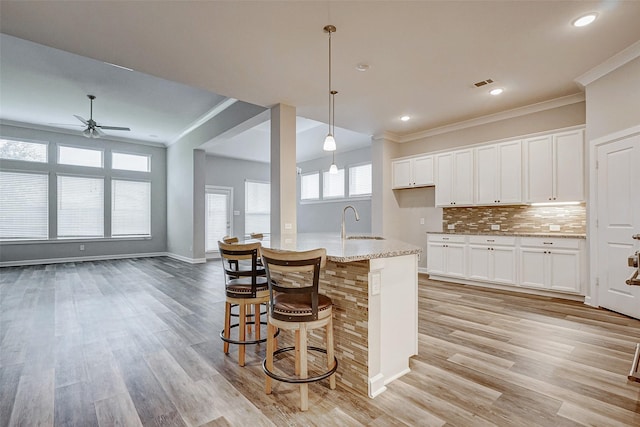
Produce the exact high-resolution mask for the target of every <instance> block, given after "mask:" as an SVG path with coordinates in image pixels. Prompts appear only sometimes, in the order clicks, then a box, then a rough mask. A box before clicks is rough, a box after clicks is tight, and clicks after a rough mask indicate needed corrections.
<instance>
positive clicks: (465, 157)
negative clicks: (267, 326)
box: [451, 150, 473, 206]
mask: <svg viewBox="0 0 640 427" xmlns="http://www.w3.org/2000/svg"><path fill="white" fill-rule="evenodd" d="M453 154H454V156H455V157H454V163H453V190H452V196H451V200H452V201H453V204H454V205H467V206H468V205H472V204H473V150H462V151H455V152H454V153H453Z"/></svg>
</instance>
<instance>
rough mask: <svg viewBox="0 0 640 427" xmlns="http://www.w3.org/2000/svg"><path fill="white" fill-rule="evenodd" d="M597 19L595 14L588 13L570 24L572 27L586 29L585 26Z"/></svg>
mask: <svg viewBox="0 0 640 427" xmlns="http://www.w3.org/2000/svg"><path fill="white" fill-rule="evenodd" d="M597 17H598V14H597V13H595V12H594V13H589V14H587V15H583V16H581V17H580V18H578V19H576V20H575V21H573V22H572V24H573V26H574V27H586V26H587V25H589V24H591V23H592V22H593V21H595V20H596V18H597Z"/></svg>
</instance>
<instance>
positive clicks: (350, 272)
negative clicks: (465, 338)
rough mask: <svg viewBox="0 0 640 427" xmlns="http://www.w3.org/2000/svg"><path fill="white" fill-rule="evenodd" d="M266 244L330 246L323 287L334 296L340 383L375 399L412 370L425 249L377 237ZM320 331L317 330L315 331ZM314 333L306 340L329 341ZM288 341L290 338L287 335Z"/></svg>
mask: <svg viewBox="0 0 640 427" xmlns="http://www.w3.org/2000/svg"><path fill="white" fill-rule="evenodd" d="M263 245H264V246H267V247H270V248H273V249H285V250H295V251H304V250H309V249H315V248H326V250H327V265H326V268H325V269H324V271H322V273H321V276H320V292H321V293H323V294H325V295H327V296H328V297H330V298H331V299H332V301H333V304H334V307H333V313H334V314H333V316H334V319H333V328H334V339H335V353H336V357H337V358H338V371H337V373H336V379H337V384H338V386H339V387H346V388H349V389H351V390H353V391H356V392H357V393H360V394H363V395H368V396H369V397H375V396H377V395H378V394H380V393H382V392H383V391H384V390H385V389H386V387H385V385H386V384H388V383H390V382H391V381H393V380H394V379H396V378H398V377H400V376H402V375H404V374H405V373H407V372H409V358H410V357H411V356H413V355H415V354H417V353H418V257H419V256H420V253H421V252H422V249H421V248H419V247H417V246H414V245H410V244H408V243H404V242H401V241H398V240H392V239H381V238H376V237H372V236H350V237H349V238H347V239H341V238H340V236H339V235H337V234H329V233H327V234H320V233H318V234H297V235H287V236H272V237H271V239H270V241H265V242H263ZM315 333H316V332H314V334H315ZM314 334H311V336H310V342H309V345H312V346H314V345H315V346H324V345H323V344H322V340H323V338H324V337H323V335H322V334H321V335H314ZM280 339H282V340H283V343H286V344H285V345H292V344H291V343H292V339H291V337H286V336H284V337H283V336H282V335H281V337H280V338H279V340H280Z"/></svg>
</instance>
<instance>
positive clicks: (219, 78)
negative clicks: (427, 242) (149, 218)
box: [0, 0, 640, 152]
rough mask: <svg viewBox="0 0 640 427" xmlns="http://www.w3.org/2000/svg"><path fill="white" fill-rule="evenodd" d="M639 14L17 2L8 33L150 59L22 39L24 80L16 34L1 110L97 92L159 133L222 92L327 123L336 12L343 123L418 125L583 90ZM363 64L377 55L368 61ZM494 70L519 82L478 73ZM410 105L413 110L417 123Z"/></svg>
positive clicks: (57, 103)
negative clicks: (35, 50)
mask: <svg viewBox="0 0 640 427" xmlns="http://www.w3.org/2000/svg"><path fill="white" fill-rule="evenodd" d="M589 11H597V12H598V13H599V17H598V19H597V20H596V22H595V23H594V24H592V25H591V26H589V27H585V28H574V27H572V26H571V21H572V20H573V19H575V18H577V17H578V16H580V15H581V14H583V13H585V12H589ZM638 22H640V1H561V0H556V1H468V2H465V1H423V2H417V1H414V2H399V1H377V2H363V1H360V2H356V1H341V2H315V1H304V2H286V1H283V2H275V1H256V2H249V1H243V2H239V1H225V2H218V1H205V2H155V1H121V2H96V1H86V2H66V1H30V2H24V1H5V0H3V1H2V14H1V15H0V28H2V32H3V33H5V34H9V35H12V36H15V37H19V38H22V39H26V40H31V41H34V42H36V43H40V44H43V45H47V46H51V47H55V48H57V49H62V50H65V51H67V52H72V53H75V54H77V55H81V56H84V57H88V58H93V59H96V60H99V61H106V62H110V63H115V64H119V65H123V66H126V67H130V68H132V69H134V70H137V72H125V71H123V70H119V69H116V68H112V67H108V69H107V68H105V69H103V68H102V65H101V66H98V65H97V64H94V65H93V66H91V65H88V63H87V64H85V63H84V62H83V60H84V58H77V57H74V59H70V60H69V61H64V62H63V63H56V62H55V60H53V59H51V60H50V59H49V57H47V56H46V55H43V56H39V55H38V56H36V57H35V58H29V56H28V55H25V57H24V58H21V56H20V54H19V53H18V54H16V55H17V57H18V60H16V65H15V66H16V67H17V68H16V69H15V70H14V73H13V76H12V78H13V79H14V81H17V82H20V85H21V86H20V87H17V88H16V89H13V86H12V85H8V84H7V83H6V82H5V69H6V68H7V67H5V61H6V59H5V57H6V56H8V57H10V56H11V55H5V54H6V52H7V50H6V48H5V43H4V40H5V39H4V38H3V39H2V40H3V43H2V46H1V48H2V61H1V63H0V66H2V69H1V71H2V75H1V76H0V78H1V79H2V80H1V83H2V91H1V94H0V96H1V98H0V101H1V102H2V103H1V104H0V113H1V115H0V117H1V118H3V119H9V120H22V119H23V118H24V116H25V112H27V113H28V114H29V117H30V118H31V120H33V121H38V120H39V121H40V122H43V121H44V120H43V118H45V117H46V123H51V122H55V123H74V120H75V119H73V117H72V116H71V115H72V114H79V115H81V116H83V117H86V116H88V101H87V100H86V98H85V95H86V94H87V93H91V92H94V94H95V95H97V97H98V98H97V99H96V103H95V109H94V118H95V119H96V120H97V121H98V122H99V123H104V124H108V125H114V126H129V127H131V128H132V132H131V136H134V133H133V132H134V130H135V132H136V133H138V132H139V134H136V135H135V136H136V137H137V138H141V139H147V140H150V139H152V138H151V137H149V135H159V136H160V137H159V138H153V139H158V140H161V141H163V142H166V141H170V140H171V139H172V137H173V138H175V136H177V135H179V134H180V132H182V131H184V130H185V129H186V128H188V127H189V125H190V124H192V123H193V122H195V121H197V119H198V118H200V117H202V116H203V115H206V114H207V113H208V112H210V111H212V109H213V108H214V107H215V105H216V104H218V103H219V102H220V101H221V100H223V99H224V98H221V97H219V96H217V95H214V94H221V95H222V96H224V97H232V98H236V99H240V100H242V101H246V102H250V103H254V104H257V105H260V106H263V107H270V106H273V105H275V104H277V103H286V104H289V105H293V106H295V107H296V109H297V114H298V115H299V116H302V117H307V118H309V119H313V120H318V121H324V122H326V121H327V107H328V106H327V102H328V99H327V98H328V97H327V74H328V73H327V35H326V34H325V33H324V32H323V30H322V28H323V27H324V26H325V25H326V24H329V23H331V24H333V25H335V26H336V27H337V32H336V33H335V34H334V35H333V64H334V65H333V80H334V88H335V89H336V90H338V91H339V94H338V95H337V96H336V104H337V109H336V125H337V126H338V127H340V128H346V129H351V130H352V131H355V132H358V133H359V134H363V135H376V134H380V133H382V132H390V133H392V134H395V135H397V136H406V135H410V134H412V133H416V132H419V131H424V130H429V129H434V128H437V127H440V126H444V125H447V124H452V123H456V122H460V121H464V120H469V119H473V118H477V117H481V116H486V115H490V114H495V113H498V112H501V111H506V110H510V109H514V108H519V107H522V106H526V105H530V104H534V103H538V102H543V101H547V100H551V99H555V98H560V97H564V96H568V95H572V94H576V93H579V92H580V91H581V88H580V87H578V85H577V84H576V83H575V82H574V79H575V78H576V77H578V76H580V75H582V74H583V73H585V72H586V71H588V70H590V69H591V68H593V67H594V66H596V65H598V64H600V63H601V62H603V61H604V60H606V59H607V58H609V57H611V56H612V55H614V54H616V53H617V52H619V51H621V50H622V49H624V48H626V47H628V46H630V45H631V44H633V43H634V42H636V41H638V40H640V25H638ZM38 59H40V61H38ZM21 62H22V63H21ZM76 63H78V67H77V68H76V67H73V65H75V64H76ZM358 63H367V64H369V65H370V67H371V68H370V70H369V71H367V72H365V73H362V72H359V71H357V70H356V68H355V67H356V65H357V64H358ZM103 65H104V64H103ZM26 66H28V67H31V68H30V70H31V71H30V72H23V73H22V75H19V74H20V73H19V71H20V68H19V67H26ZM9 68H10V67H9ZM97 68H100V70H97ZM123 73H124V74H123ZM127 73H128V74H127ZM144 74H147V75H152V76H155V77H158V78H160V79H150V78H149V77H145V76H144ZM47 76H49V77H47ZM10 77H11V74H10ZM47 78H50V79H51V80H49V81H47ZM487 78H491V79H493V80H494V81H495V83H494V84H493V85H492V86H493V87H497V86H499V87H503V88H504V89H505V92H504V94H503V95H501V96H499V97H491V96H489V95H488V94H487V92H488V88H480V89H478V88H475V87H474V86H473V83H474V82H476V81H480V80H484V79H487ZM31 79H33V82H34V83H33V84H30V81H31ZM165 89H166V90H167V92H164V90H165ZM7 91H8V92H9V94H8V95H7V96H5V93H6V92H7ZM25 94H27V96H25ZM52 111H53V112H52ZM54 114H55V116H54ZM404 114H408V115H410V116H412V120H410V121H409V122H401V121H400V120H399V118H400V116H401V115H404ZM302 120H304V119H302ZM325 126H326V125H325ZM314 131H317V133H318V135H319V136H320V138H319V139H320V141H318V142H317V144H321V140H322V137H323V136H324V133H325V132H326V129H325V130H322V126H319V127H315V128H313V127H312V128H310V129H308V130H307V131H306V132H302V133H304V134H312V133H314ZM251 133H253V134H254V136H256V135H262V134H264V133H265V132H263V131H261V130H260V129H254V130H253V131H251ZM234 138H239V139H241V136H240V135H237V136H234ZM314 138H317V137H316V136H314ZM365 139H366V138H365ZM244 140H253V139H252V138H249V136H247V138H245V139H244ZM309 144H311V145H313V144H314V142H313V141H311V142H310V143H309ZM338 144H340V139H339V138H338ZM216 145H218V144H216ZM305 145H307V144H305ZM339 148H341V147H339ZM241 151H249V152H252V151H254V150H253V149H245V150H241ZM225 152H227V150H225Z"/></svg>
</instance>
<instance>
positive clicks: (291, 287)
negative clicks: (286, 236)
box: [261, 248, 327, 322]
mask: <svg viewBox="0 0 640 427" xmlns="http://www.w3.org/2000/svg"><path fill="white" fill-rule="evenodd" d="M261 252H262V264H263V265H264V267H265V270H266V272H267V282H268V283H269V298H270V305H269V307H270V308H269V310H270V315H271V316H272V317H273V318H274V319H279V320H284V321H291V320H290V318H289V316H284V315H281V314H279V313H278V312H276V311H274V307H275V305H274V297H275V296H276V295H278V294H279V293H282V294H288V295H292V296H295V297H294V298H299V299H301V300H305V301H308V302H309V303H310V305H311V314H310V315H309V316H298V317H296V320H297V321H300V322H309V321H313V320H317V319H318V287H319V286H318V285H319V281H320V269H322V268H324V267H325V265H326V262H327V251H326V249H324V248H320V249H313V250H310V251H302V252H292V251H280V250H274V249H268V248H262V251H261ZM274 273H275V274H274ZM305 273H307V274H305ZM309 273H310V274H311V280H308V278H307V275H308V274H309ZM276 278H277V280H276ZM301 282H304V283H301Z"/></svg>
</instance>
